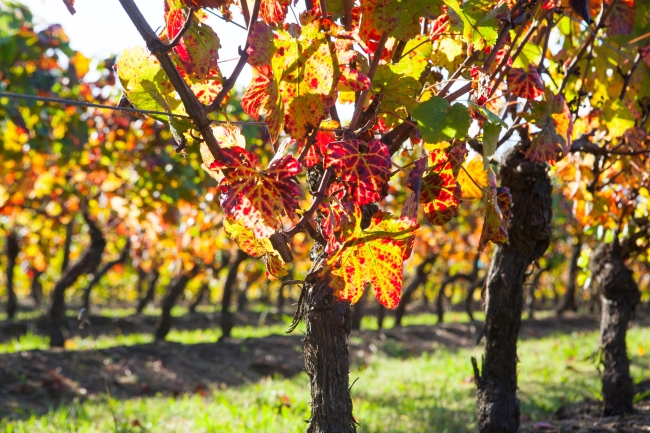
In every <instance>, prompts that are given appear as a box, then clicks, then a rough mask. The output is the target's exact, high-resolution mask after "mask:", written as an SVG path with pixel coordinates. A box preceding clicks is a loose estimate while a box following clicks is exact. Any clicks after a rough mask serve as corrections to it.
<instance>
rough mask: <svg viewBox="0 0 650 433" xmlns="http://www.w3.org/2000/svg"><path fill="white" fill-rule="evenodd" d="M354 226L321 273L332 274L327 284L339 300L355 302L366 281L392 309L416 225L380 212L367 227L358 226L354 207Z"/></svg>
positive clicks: (399, 291)
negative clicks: (410, 239) (363, 228)
mask: <svg viewBox="0 0 650 433" xmlns="http://www.w3.org/2000/svg"><path fill="white" fill-rule="evenodd" d="M353 218H354V222H355V228H354V231H353V233H352V234H350V235H349V236H348V237H347V238H346V241H345V243H344V244H343V245H342V247H341V249H340V250H339V251H337V252H336V254H334V255H333V256H331V257H330V258H329V259H328V260H327V262H326V266H325V268H324V269H323V271H321V272H325V273H328V271H329V274H330V276H331V281H330V283H329V284H330V286H331V287H332V289H334V291H335V295H336V296H337V297H338V298H339V299H341V300H346V301H350V302H351V303H352V304H354V303H355V302H357V301H358V300H359V299H360V298H361V295H363V291H364V288H365V286H366V284H368V283H370V284H372V286H373V288H374V290H375V295H376V296H377V299H378V300H379V302H380V303H381V304H382V305H384V306H385V307H387V308H395V307H396V306H397V304H398V303H399V299H400V296H401V292H402V269H403V263H404V260H405V259H406V258H407V257H408V256H407V249H408V244H409V238H410V237H411V235H412V234H413V233H415V231H416V230H417V229H418V228H419V225H418V224H417V223H416V222H414V221H411V220H410V219H409V218H399V219H397V218H395V217H393V216H392V215H391V214H389V213H387V212H382V211H379V212H377V213H376V214H374V215H373V216H372V218H371V220H370V226H369V227H368V228H367V229H365V230H362V229H361V209H360V208H359V206H355V210H354V215H353Z"/></svg>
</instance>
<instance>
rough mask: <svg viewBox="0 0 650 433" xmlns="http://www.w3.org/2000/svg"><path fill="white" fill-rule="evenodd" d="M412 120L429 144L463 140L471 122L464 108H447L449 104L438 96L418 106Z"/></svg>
mask: <svg viewBox="0 0 650 433" xmlns="http://www.w3.org/2000/svg"><path fill="white" fill-rule="evenodd" d="M413 118H414V119H415V120H416V121H417V122H418V127H419V128H420V132H421V133H422V138H424V140H425V141H426V142H428V143H431V144H436V143H440V142H441V141H450V140H452V139H454V138H457V139H462V138H465V136H466V135H467V131H468V130H469V126H470V123H471V120H472V119H471V117H470V115H469V113H468V112H467V107H466V106H464V105H463V104H454V105H452V106H451V107H449V102H447V101H446V100H445V99H443V98H441V97H439V96H434V97H433V98H431V99H429V100H427V101H425V102H423V103H421V104H420V105H418V107H417V108H416V109H415V110H413Z"/></svg>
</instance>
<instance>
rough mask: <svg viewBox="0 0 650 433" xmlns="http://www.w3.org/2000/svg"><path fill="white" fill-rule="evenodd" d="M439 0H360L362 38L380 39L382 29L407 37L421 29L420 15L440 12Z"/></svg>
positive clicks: (398, 37) (412, 35)
mask: <svg viewBox="0 0 650 433" xmlns="http://www.w3.org/2000/svg"><path fill="white" fill-rule="evenodd" d="M442 4H443V3H442V1H441V0H409V1H408V2H407V1H405V0H362V1H361V16H362V19H361V29H360V31H359V34H360V36H361V38H362V39H363V40H364V41H366V42H367V41H368V40H379V38H380V37H381V34H382V33H383V32H388V34H389V36H394V37H395V38H396V39H399V40H403V41H407V40H409V39H411V38H413V37H415V36H416V35H418V34H419V33H420V17H426V18H434V17H435V16H438V15H440V13H441V12H442Z"/></svg>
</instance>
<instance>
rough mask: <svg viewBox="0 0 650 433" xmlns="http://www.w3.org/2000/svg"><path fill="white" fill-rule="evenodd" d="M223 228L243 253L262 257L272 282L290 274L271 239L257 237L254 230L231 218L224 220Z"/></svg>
mask: <svg viewBox="0 0 650 433" xmlns="http://www.w3.org/2000/svg"><path fill="white" fill-rule="evenodd" d="M223 228H224V230H225V231H226V234H228V237H229V238H230V239H232V240H233V241H235V243H236V244H237V246H238V247H239V248H240V249H241V250H242V251H243V252H245V253H246V254H248V255H249V256H251V257H256V258H258V257H261V258H262V260H264V262H265V263H266V271H267V276H268V278H269V279H270V280H272V281H273V280H275V279H278V278H282V277H284V276H285V275H287V274H288V272H287V271H286V270H285V269H284V261H283V260H282V258H281V257H280V254H278V252H277V251H276V250H275V249H274V248H273V245H272V244H271V241H270V240H269V239H267V238H257V237H255V234H254V233H253V230H251V229H248V228H246V227H244V225H243V224H241V223H240V222H238V221H236V220H234V219H233V218H231V217H226V218H224V220H223Z"/></svg>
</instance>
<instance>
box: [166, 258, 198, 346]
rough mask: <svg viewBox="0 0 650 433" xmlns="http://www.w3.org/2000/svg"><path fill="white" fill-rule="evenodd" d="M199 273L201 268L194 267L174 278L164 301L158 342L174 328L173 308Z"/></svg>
mask: <svg viewBox="0 0 650 433" xmlns="http://www.w3.org/2000/svg"><path fill="white" fill-rule="evenodd" d="M198 272H199V267H198V266H194V267H193V268H192V270H191V271H189V272H183V271H182V270H181V273H180V274H179V275H178V276H177V277H176V278H174V279H173V280H172V281H171V282H170V283H169V286H167V293H166V294H165V297H164V298H163V301H162V305H161V308H162V312H161V313H160V319H159V320H158V327H157V328H156V341H161V340H164V339H165V337H166V336H167V334H168V333H169V330H170V329H171V328H172V308H173V307H174V304H176V300H177V299H178V297H179V296H180V295H181V293H183V290H185V286H187V283H188V282H189V281H190V280H191V279H192V278H194V277H195V276H196V274H198Z"/></svg>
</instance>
